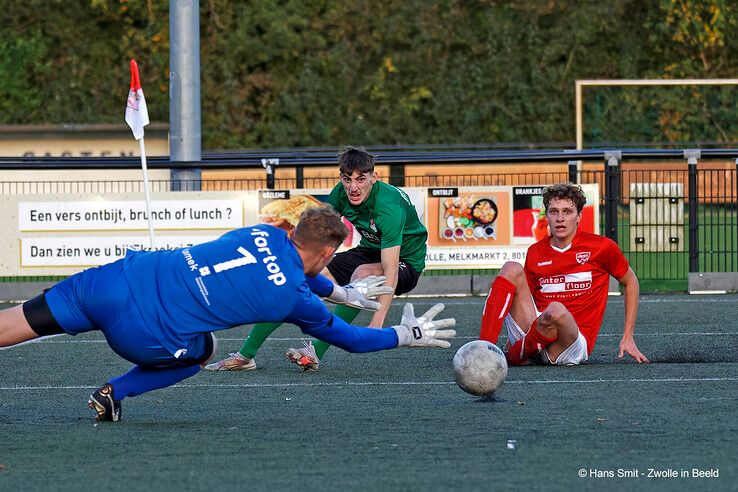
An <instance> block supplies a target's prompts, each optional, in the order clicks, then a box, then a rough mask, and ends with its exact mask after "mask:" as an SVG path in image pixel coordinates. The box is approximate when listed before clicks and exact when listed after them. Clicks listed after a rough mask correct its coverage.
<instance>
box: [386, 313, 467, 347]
mask: <svg viewBox="0 0 738 492" xmlns="http://www.w3.org/2000/svg"><path fill="white" fill-rule="evenodd" d="M443 308H444V305H443V304H440V303H439V304H436V305H435V306H433V307H432V308H430V309H429V310H428V311H426V312H425V313H424V314H423V315H422V316H420V317H415V309H414V308H413V305H412V304H410V303H409V302H408V303H407V304H405V307H404V309H403V310H402V321H400V324H399V325H397V326H393V327H392V328H394V330H395V331H396V332H397V340H398V343H397V346H398V347H438V348H449V347H450V346H451V343H450V342H448V341H447V340H446V339H447V338H451V337H455V336H456V330H441V329H439V328H450V327H452V326H456V320H455V319H454V318H446V319H439V320H437V321H433V318H435V317H436V315H437V314H438V313H440V312H441V311H443Z"/></svg>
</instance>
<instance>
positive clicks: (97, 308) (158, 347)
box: [45, 260, 213, 367]
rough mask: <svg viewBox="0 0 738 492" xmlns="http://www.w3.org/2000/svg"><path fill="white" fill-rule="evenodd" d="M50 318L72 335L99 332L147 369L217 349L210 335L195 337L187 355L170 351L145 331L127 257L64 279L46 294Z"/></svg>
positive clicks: (195, 359)
mask: <svg viewBox="0 0 738 492" xmlns="http://www.w3.org/2000/svg"><path fill="white" fill-rule="evenodd" d="M45 297H46V303H47V304H48V308H49V310H50V311H51V314H52V316H53V317H54V319H55V320H56V322H57V323H58V324H59V326H60V327H61V329H62V330H64V332H65V333H67V334H69V335H77V334H78V333H85V332H88V331H94V330H100V331H102V332H103V334H104V335H105V338H106V339H107V341H108V345H110V348H111V349H113V351H114V352H115V353H117V354H118V355H120V356H121V357H123V358H124V359H126V360H128V361H130V362H133V363H134V364H139V365H142V366H149V367H170V366H182V365H184V366H189V365H193V364H199V363H200V362H203V361H205V360H207V359H208V358H209V357H210V355H211V354H212V352H213V336H212V334H210V333H205V334H196V335H193V336H192V338H191V340H190V343H189V345H188V347H187V352H186V354H185V355H184V356H182V357H180V358H177V357H175V356H174V355H173V354H171V353H169V352H168V351H167V350H166V349H165V348H164V347H163V346H162V344H161V342H160V341H159V340H157V338H156V336H154V334H152V332H151V331H150V330H148V329H147V326H149V323H156V320H151V321H147V320H144V319H143V317H142V316H141V312H140V311H139V309H138V306H136V303H135V302H134V301H133V296H132V295H131V291H130V287H129V285H128V282H127V280H126V277H125V275H124V273H123V260H119V261H116V262H114V263H110V264H108V265H103V266H101V267H97V268H91V269H89V270H85V271H83V272H81V273H78V274H76V275H72V276H71V277H69V278H67V279H65V280H62V281H61V282H59V283H58V284H56V285H55V286H54V287H52V288H51V289H50V290H49V291H48V292H46V294H45Z"/></svg>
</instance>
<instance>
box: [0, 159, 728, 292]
mask: <svg viewBox="0 0 738 492" xmlns="http://www.w3.org/2000/svg"><path fill="white" fill-rule="evenodd" d="M369 150H370V151H373V149H369ZM337 154H338V151H329V150H325V149H319V150H310V149H285V150H278V151H266V150H265V151H252V152H218V153H215V152H211V153H205V155H204V157H203V160H202V162H190V163H181V162H170V161H169V160H168V159H166V158H150V159H149V160H148V166H149V168H151V169H172V168H201V169H202V179H201V180H199V181H196V182H194V181H193V182H178V183H174V182H173V181H172V180H153V181H151V190H152V191H153V192H165V191H172V190H203V191H205V190H209V191H222V190H247V189H259V188H272V189H274V188H277V189H288V188H330V187H332V186H334V185H335V184H336V182H337V172H336V171H335V166H336V157H337ZM377 163H378V169H379V170H380V179H383V180H385V181H387V182H390V183H392V184H395V185H398V186H421V187H436V186H438V187H441V186H492V185H542V184H550V183H554V182H560V181H566V180H568V181H572V182H579V183H582V184H584V183H597V184H598V185H599V190H600V203H599V207H600V216H601V217H602V220H601V223H600V232H601V233H602V234H603V235H606V236H608V237H610V238H612V239H613V240H615V241H616V242H618V244H619V245H620V247H621V249H622V250H623V252H624V253H625V254H626V256H627V257H628V258H629V260H630V262H631V265H632V266H633V268H634V270H635V271H636V273H637V274H638V276H639V278H641V279H642V280H652V281H655V282H660V283H661V284H662V285H664V286H665V287H664V288H666V289H669V286H670V285H674V286H681V284H682V283H684V281H685V280H686V278H687V276H688V274H689V273H694V272H738V178H737V174H738V149H703V150H692V149H686V150H684V149H682V150H679V149H665V150H654V149H621V150H617V149H614V150H606V149H588V150H582V151H572V150H535V151H525V150H523V151H512V150H505V151H499V150H486V149H481V150H480V149H466V150H465V149H458V148H456V149H452V150H448V149H440V150H439V149H429V150H418V149H411V150H403V149H391V150H384V151H381V152H379V153H378V155H377ZM138 166H139V161H138V159H137V158H84V159H83V158H30V159H13V158H0V171H1V170H10V169H14V170H72V169H74V170H78V169H100V170H102V169H106V170H110V169H136V168H138ZM319 168H326V169H327V170H328V172H323V173H315V172H314V171H315V170H316V169H319ZM482 169H483V171H482ZM216 170H217V171H218V172H215V171H216ZM238 171H249V172H251V174H250V175H249V176H247V177H238V175H237V174H238ZM224 174H225V177H223V175H224ZM229 174H232V175H233V176H229ZM49 178H51V179H44V180H43V181H42V182H29V181H2V180H0V194H3V195H5V194H62V193H75V194H84V193H131V192H140V191H143V190H142V183H141V182H140V181H136V180H124V181H112V180H95V181H74V180H60V181H55V180H54V179H53V175H52V176H49ZM677 288H680V287H677Z"/></svg>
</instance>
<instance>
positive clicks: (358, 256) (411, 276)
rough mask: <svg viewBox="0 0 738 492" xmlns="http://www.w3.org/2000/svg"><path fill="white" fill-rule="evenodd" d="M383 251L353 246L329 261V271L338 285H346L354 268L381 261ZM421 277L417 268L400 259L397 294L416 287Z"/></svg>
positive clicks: (405, 292)
mask: <svg viewBox="0 0 738 492" xmlns="http://www.w3.org/2000/svg"><path fill="white" fill-rule="evenodd" d="M381 262H382V252H381V250H379V249H371V248H353V249H350V250H348V251H344V252H343V253H338V254H337V255H336V256H335V257H334V258H333V260H331V262H330V263H328V271H329V272H331V275H333V278H334V279H336V283H337V284H338V285H346V284H348V283H349V282H351V275H353V274H354V270H356V268H358V267H359V266H361V265H366V264H367V263H381ZM419 278H420V272H418V271H417V270H415V268H413V267H412V266H411V265H409V264H407V263H405V262H404V261H402V260H400V266H399V270H398V272H397V287H396V288H395V295H396V296H399V295H400V294H407V293H408V292H410V291H411V290H413V289H414V288H415V286H416V285H417V284H418V279H419Z"/></svg>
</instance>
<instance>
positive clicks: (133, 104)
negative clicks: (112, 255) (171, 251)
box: [126, 60, 156, 250]
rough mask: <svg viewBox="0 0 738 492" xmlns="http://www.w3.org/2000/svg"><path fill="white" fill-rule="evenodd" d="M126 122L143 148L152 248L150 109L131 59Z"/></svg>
mask: <svg viewBox="0 0 738 492" xmlns="http://www.w3.org/2000/svg"><path fill="white" fill-rule="evenodd" d="M126 123H128V126H130V127H131V131H132V132H133V138H135V139H136V140H138V146H139V148H140V149H141V171H142V172H143V180H144V199H145V202H146V221H147V222H148V226H149V243H150V244H151V249H152V250H154V249H155V247H156V244H155V241H154V224H153V221H152V220H151V194H150V193H149V172H148V169H147V168H146V145H145V144H144V127H145V126H146V125H148V124H149V110H148V109H147V108H146V99H144V93H143V89H141V80H140V79H139V78H138V64H137V63H136V60H131V87H130V88H129V89H128V101H127V102H126Z"/></svg>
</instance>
